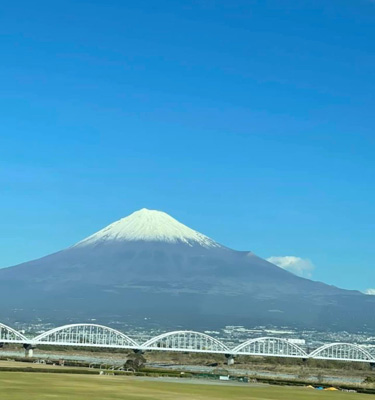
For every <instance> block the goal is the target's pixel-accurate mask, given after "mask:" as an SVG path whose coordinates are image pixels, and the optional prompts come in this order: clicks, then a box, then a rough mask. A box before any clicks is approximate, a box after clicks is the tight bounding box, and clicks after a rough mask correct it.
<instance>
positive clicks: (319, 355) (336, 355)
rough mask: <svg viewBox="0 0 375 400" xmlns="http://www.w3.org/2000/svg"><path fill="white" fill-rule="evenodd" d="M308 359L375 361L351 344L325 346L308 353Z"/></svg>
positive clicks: (363, 350)
mask: <svg viewBox="0 0 375 400" xmlns="http://www.w3.org/2000/svg"><path fill="white" fill-rule="evenodd" d="M309 357H310V358H314V359H319V360H338V361H340V360H342V361H362V362H364V361H370V362H373V361H375V360H374V356H372V355H371V354H370V353H369V352H368V351H367V350H365V349H363V348H361V347H360V346H358V345H356V344H352V343H330V344H325V345H324V346H321V347H319V348H317V349H316V350H314V351H313V352H312V353H310V354H309Z"/></svg>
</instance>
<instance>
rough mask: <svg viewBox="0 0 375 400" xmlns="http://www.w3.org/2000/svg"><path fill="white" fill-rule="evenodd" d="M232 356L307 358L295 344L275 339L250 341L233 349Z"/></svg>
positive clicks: (264, 338) (266, 338) (267, 338)
mask: <svg viewBox="0 0 375 400" xmlns="http://www.w3.org/2000/svg"><path fill="white" fill-rule="evenodd" d="M232 354H239V355H240V354H244V355H256V356H275V357H294V358H308V355H307V353H306V352H305V351H304V350H303V349H301V348H300V347H299V346H297V345H296V344H294V343H291V342H289V341H288V340H287V339H281V338H275V337H261V338H257V339H250V340H248V341H246V342H245V343H242V344H240V345H239V346H237V347H235V348H234V349H233V350H232Z"/></svg>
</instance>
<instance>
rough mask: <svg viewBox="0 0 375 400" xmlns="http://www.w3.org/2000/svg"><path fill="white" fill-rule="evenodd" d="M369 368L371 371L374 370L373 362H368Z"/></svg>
mask: <svg viewBox="0 0 375 400" xmlns="http://www.w3.org/2000/svg"><path fill="white" fill-rule="evenodd" d="M370 368H371V371H374V370H375V363H374V362H370Z"/></svg>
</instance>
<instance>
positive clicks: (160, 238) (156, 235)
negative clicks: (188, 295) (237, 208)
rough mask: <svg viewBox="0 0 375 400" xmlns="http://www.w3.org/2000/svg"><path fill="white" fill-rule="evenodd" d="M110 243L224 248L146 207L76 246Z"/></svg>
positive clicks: (168, 216)
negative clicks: (152, 243) (172, 244)
mask: <svg viewBox="0 0 375 400" xmlns="http://www.w3.org/2000/svg"><path fill="white" fill-rule="evenodd" d="M108 241H117V242H119V241H149V242H167V243H184V244H187V245H189V246H194V245H200V246H203V247H206V248H210V247H222V246H221V245H220V244H218V243H217V242H215V241H214V240H212V239H210V238H209V237H207V236H205V235H203V234H201V233H199V232H197V231H195V230H193V229H191V228H189V227H187V226H186V225H184V224H182V223H180V222H178V221H177V220H176V219H174V218H172V217H171V216H170V215H168V214H166V213H165V212H162V211H157V210H148V209H146V208H143V209H141V210H139V211H136V212H134V213H133V214H131V215H129V216H128V217H125V218H122V219H120V220H118V221H116V222H114V223H112V224H110V225H108V226H107V227H105V228H104V229H102V230H100V231H98V232H96V233H94V234H93V235H91V236H89V237H88V238H86V239H84V240H82V241H80V242H78V243H77V244H76V245H75V246H86V245H92V244H96V243H103V242H108Z"/></svg>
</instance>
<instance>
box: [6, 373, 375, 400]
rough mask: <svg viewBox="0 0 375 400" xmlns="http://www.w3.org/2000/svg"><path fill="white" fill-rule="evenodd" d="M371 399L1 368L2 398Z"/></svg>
mask: <svg viewBox="0 0 375 400" xmlns="http://www.w3.org/2000/svg"><path fill="white" fill-rule="evenodd" d="M366 398H367V399H371V398H375V396H372V395H362V394H356V393H342V392H322V391H316V390H315V391H314V390H310V389H306V388H291V387H277V386H266V385H264V386H250V385H249V386H245V385H244V386H229V385H225V384H218V385H216V384H215V385H212V384H191V383H169V382H157V381H147V380H142V379H138V378H131V377H113V376H99V375H95V376H91V375H68V374H43V373H19V372H0V399H1V400H8V399H10V400H21V399H22V400H25V399H26V400H41V399H59V400H60V399H62V400H63V399H69V400H81V399H90V400H96V399H97V400H99V399H100V400H107V399H108V400H111V399H126V400H136V399H137V400H140V399H142V400H178V399H181V400H185V399H186V400H187V399H190V400H192V399H197V400H220V399H223V400H224V399H225V400H227V399H236V400H242V399H247V400H261V399H264V400H274V399H275V400H293V399H296V400H297V399H298V400H304V399H307V400H309V399H311V400H314V399H322V400H325V399H346V400H352V399H353V400H354V399H358V400H361V399H366Z"/></svg>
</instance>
